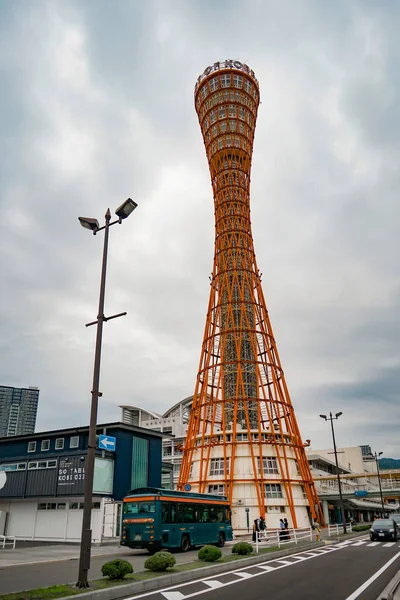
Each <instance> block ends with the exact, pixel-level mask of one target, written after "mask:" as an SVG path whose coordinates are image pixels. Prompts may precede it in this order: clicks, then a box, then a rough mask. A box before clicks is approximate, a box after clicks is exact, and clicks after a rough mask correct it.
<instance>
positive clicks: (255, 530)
mask: <svg viewBox="0 0 400 600" xmlns="http://www.w3.org/2000/svg"><path fill="white" fill-rule="evenodd" d="M259 531H260V521H259V520H258V519H254V523H253V542H255V541H256V539H257V535H258V533H259Z"/></svg>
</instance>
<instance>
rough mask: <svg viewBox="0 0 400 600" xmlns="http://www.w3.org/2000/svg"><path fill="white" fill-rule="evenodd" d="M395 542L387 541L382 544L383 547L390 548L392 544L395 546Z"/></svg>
mask: <svg viewBox="0 0 400 600" xmlns="http://www.w3.org/2000/svg"><path fill="white" fill-rule="evenodd" d="M395 545H396V542H388V543H387V544H383V546H382V547H383V548H391V547H392V546H395Z"/></svg>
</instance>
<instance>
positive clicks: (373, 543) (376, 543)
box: [367, 542, 380, 546]
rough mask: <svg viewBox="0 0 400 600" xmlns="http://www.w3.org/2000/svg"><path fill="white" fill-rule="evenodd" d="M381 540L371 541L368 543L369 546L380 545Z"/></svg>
mask: <svg viewBox="0 0 400 600" xmlns="http://www.w3.org/2000/svg"><path fill="white" fill-rule="evenodd" d="M379 544H380V542H371V543H370V544H367V546H379Z"/></svg>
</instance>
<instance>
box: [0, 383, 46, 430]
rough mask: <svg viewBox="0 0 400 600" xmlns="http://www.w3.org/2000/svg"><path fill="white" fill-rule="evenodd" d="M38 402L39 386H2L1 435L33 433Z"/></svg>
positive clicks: (0, 393)
mask: <svg viewBox="0 0 400 600" xmlns="http://www.w3.org/2000/svg"><path fill="white" fill-rule="evenodd" d="M38 403H39V389H38V388H37V387H28V388H16V387H11V386H8V385H2V386H0V437H5V436H12V435H25V434H29V433H33V432H34V431H35V426H36V415H37V409H38Z"/></svg>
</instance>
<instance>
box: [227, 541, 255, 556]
mask: <svg viewBox="0 0 400 600" xmlns="http://www.w3.org/2000/svg"><path fill="white" fill-rule="evenodd" d="M232 552H233V554H251V553H252V552H253V546H252V545H251V544H249V543H248V542H238V543H237V544H235V545H234V546H232Z"/></svg>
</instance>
